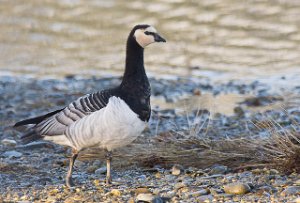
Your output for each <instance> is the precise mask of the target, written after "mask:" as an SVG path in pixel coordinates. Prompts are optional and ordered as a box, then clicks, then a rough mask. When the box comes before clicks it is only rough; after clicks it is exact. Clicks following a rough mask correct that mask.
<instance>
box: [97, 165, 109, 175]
mask: <svg viewBox="0 0 300 203" xmlns="http://www.w3.org/2000/svg"><path fill="white" fill-rule="evenodd" d="M106 170H107V169H106V166H103V167H101V168H98V169H97V170H95V174H97V175H101V174H105V173H106Z"/></svg>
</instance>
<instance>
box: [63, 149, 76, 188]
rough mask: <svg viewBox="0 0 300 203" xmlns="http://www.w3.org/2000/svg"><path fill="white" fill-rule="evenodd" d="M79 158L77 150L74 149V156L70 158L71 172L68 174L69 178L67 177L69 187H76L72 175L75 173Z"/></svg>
mask: <svg viewBox="0 0 300 203" xmlns="http://www.w3.org/2000/svg"><path fill="white" fill-rule="evenodd" d="M77 156H78V152H77V150H75V149H73V150H72V156H71V158H70V164H69V170H68V173H67V176H66V185H67V186H68V187H72V186H74V183H73V180H72V173H73V166H74V162H75V160H76V158H77Z"/></svg>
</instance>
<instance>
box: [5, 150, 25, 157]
mask: <svg viewBox="0 0 300 203" xmlns="http://www.w3.org/2000/svg"><path fill="white" fill-rule="evenodd" d="M22 155H23V154H22V153H21V152H17V151H14V150H13V151H7V152H4V153H3V154H2V156H4V157H7V158H19V157H21V156H22Z"/></svg>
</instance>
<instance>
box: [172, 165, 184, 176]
mask: <svg viewBox="0 0 300 203" xmlns="http://www.w3.org/2000/svg"><path fill="white" fill-rule="evenodd" d="M182 172H183V167H182V166H181V165H179V164H175V165H174V166H173V167H172V169H171V173H172V175H174V176H178V175H180V174H181V173H182Z"/></svg>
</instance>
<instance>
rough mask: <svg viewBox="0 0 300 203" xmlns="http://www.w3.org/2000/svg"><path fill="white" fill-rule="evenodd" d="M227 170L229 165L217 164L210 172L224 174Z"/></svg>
mask: <svg viewBox="0 0 300 203" xmlns="http://www.w3.org/2000/svg"><path fill="white" fill-rule="evenodd" d="M227 170H228V167H227V166H223V165H215V166H214V167H212V169H211V170H210V172H209V174H210V175H215V174H224V173H226V172H227Z"/></svg>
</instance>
